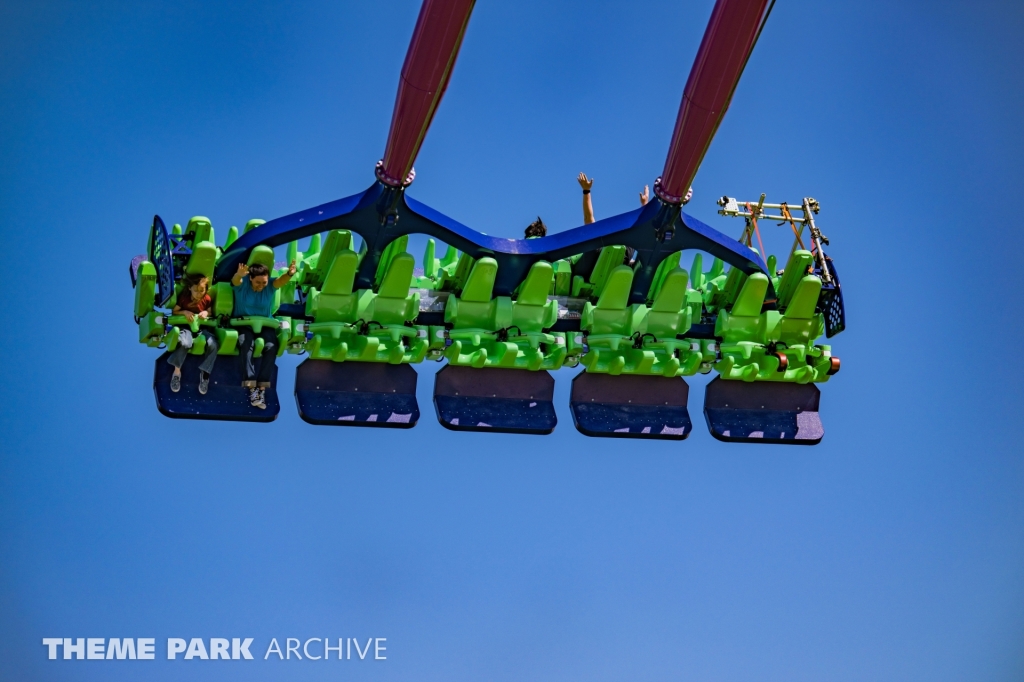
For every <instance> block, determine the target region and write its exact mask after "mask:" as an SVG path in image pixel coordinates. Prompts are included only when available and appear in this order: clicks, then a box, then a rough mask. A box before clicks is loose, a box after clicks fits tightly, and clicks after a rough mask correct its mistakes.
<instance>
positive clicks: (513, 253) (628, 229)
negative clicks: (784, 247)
mask: <svg viewBox="0 0 1024 682" xmlns="http://www.w3.org/2000/svg"><path fill="white" fill-rule="evenodd" d="M329 230H349V231H351V232H354V233H356V234H358V235H359V236H360V237H362V238H363V240H364V241H365V242H366V247H367V253H366V255H365V256H364V257H363V260H362V263H361V264H360V267H359V272H358V273H357V275H356V282H355V287H356V288H358V289H369V288H372V286H373V279H374V275H375V274H376V272H377V266H378V264H379V262H380V258H381V255H382V254H383V252H384V249H385V247H386V246H387V245H388V244H390V243H391V242H392V241H394V240H395V239H397V238H399V237H401V236H403V235H406V234H425V235H428V236H430V237H434V238H436V239H438V240H439V241H442V242H444V243H445V244H449V245H451V246H454V247H455V248H457V249H459V250H460V251H463V252H465V253H467V254H469V255H470V256H471V257H473V258H481V257H484V256H489V257H491V258H494V259H495V260H496V261H497V262H498V274H497V280H496V281H495V285H494V295H495V296H510V295H511V294H512V292H513V290H514V289H515V288H516V287H517V286H518V285H519V283H520V282H522V281H523V279H525V277H526V275H527V273H528V272H529V270H530V267H531V266H532V265H533V264H534V263H535V262H537V261H540V260H544V261H548V262H554V261H556V260H559V259H562V258H568V257H569V256H573V255H576V254H579V253H585V252H587V251H591V250H595V249H600V248H602V247H604V246H612V245H624V246H629V247H632V248H633V249H635V250H636V254H637V257H638V259H639V261H640V263H641V264H642V267H641V268H640V269H639V270H638V271H637V274H636V276H635V277H634V278H633V289H632V292H631V295H630V302H631V303H642V302H643V301H644V300H645V299H646V298H647V293H648V291H649V290H650V286H651V282H652V280H653V279H654V274H655V272H656V271H657V269H658V265H659V264H660V263H661V262H662V261H663V260H664V259H665V258H666V257H668V256H669V255H671V254H672V253H675V252H677V251H682V250H687V249H696V250H700V251H704V252H706V253H709V254H711V255H712V256H715V257H717V258H721V259H722V260H723V261H725V262H726V263H729V264H730V265H732V266H734V267H737V268H739V269H740V270H742V271H743V272H745V273H748V274H752V273H754V272H762V273H766V274H767V266H766V265H765V262H764V260H763V258H762V256H760V255H758V253H757V252H756V251H754V250H752V249H750V248H749V247H747V246H744V245H743V244H741V243H740V242H738V241H736V240H735V239H732V238H731V237H728V236H726V235H724V234H722V233H721V232H719V231H717V230H715V229H713V228H712V227H710V226H708V225H706V224H704V223H702V222H701V221H699V220H697V219H696V218H694V217H692V216H688V215H686V214H684V213H682V212H681V211H680V210H679V207H678V206H673V205H671V204H665V203H662V201H661V200H660V199H658V198H657V197H655V198H652V199H651V201H650V202H648V204H647V205H646V206H644V207H642V208H638V209H636V210H634V211H629V212H627V213H622V214H620V215H617V216H613V217H611V218H605V219H604V220H599V221H597V222H595V223H591V224H590V225H583V226H581V227H577V228H574V229H571V230H567V231H565V232H559V233H557V234H553V235H550V236H547V237H541V238H539V239H502V238H499V237H492V236H488V235H485V234H481V233H479V232H477V231H475V230H472V229H470V228H469V227H466V226H465V225H463V224H461V223H459V222H458V221H456V220H453V219H452V218H449V217H448V216H446V215H444V214H443V213H440V212H439V211H436V210H434V209H433V208H431V207H429V206H427V205H426V204H423V203H420V202H419V201H416V200H415V199H413V198H412V197H409V196H406V194H405V189H404V188H394V187H387V186H386V185H384V184H382V183H380V182H375V183H374V184H373V185H372V186H371V187H370V188H369V189H367V190H366V191H364V192H360V193H359V194H354V195H352V196H349V197H345V198H344V199H338V200H336V201H332V202H329V203H326V204H321V205H320V206H315V207H313V208H309V209H306V210H304V211H299V212H297V213H292V214H291V215H286V216H282V217H280V218H276V219H274V220H271V221H269V222H267V223H264V224H263V225H260V226H259V227H257V228H255V229H253V230H251V231H249V232H247V233H245V234H243V235H242V236H240V237H239V238H238V239H237V240H235V242H234V243H232V244H231V246H230V248H229V249H228V250H227V251H226V252H225V253H224V254H223V255H222V256H221V258H220V259H219V260H218V261H217V267H216V271H215V280H216V281H225V280H230V279H231V277H232V275H234V273H235V270H236V269H237V267H238V264H239V263H245V262H248V259H249V254H250V252H251V251H252V249H253V248H255V247H256V246H258V245H260V244H264V245H266V246H270V247H275V246H280V245H282V244H287V243H288V242H291V241H295V240H298V239H301V238H303V237H309V236H312V235H314V234H318V233H321V232H327V231H329ZM770 287H771V285H769V288H770ZM766 299H767V301H773V300H774V299H775V292H774V290H771V288H770V290H769V292H768V295H767V297H766Z"/></svg>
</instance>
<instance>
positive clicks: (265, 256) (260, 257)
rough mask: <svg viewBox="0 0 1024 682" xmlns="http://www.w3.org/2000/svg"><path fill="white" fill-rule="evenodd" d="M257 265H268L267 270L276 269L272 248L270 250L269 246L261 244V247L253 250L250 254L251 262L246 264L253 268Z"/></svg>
mask: <svg viewBox="0 0 1024 682" xmlns="http://www.w3.org/2000/svg"><path fill="white" fill-rule="evenodd" d="M257 263H259V264H261V265H266V266H267V269H269V270H273V269H274V250H273V249H272V248H270V247H269V246H264V245H263V244H260V245H259V246H257V247H255V248H254V249H253V250H252V253H250V254H249V262H248V263H246V265H248V266H249V267H252V266H253V265H256V264H257Z"/></svg>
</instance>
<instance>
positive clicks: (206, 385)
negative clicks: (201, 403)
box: [199, 372, 210, 395]
mask: <svg viewBox="0 0 1024 682" xmlns="http://www.w3.org/2000/svg"><path fill="white" fill-rule="evenodd" d="M208 390H210V375H209V374H207V373H206V372H199V393H200V395H206V392H207V391H208Z"/></svg>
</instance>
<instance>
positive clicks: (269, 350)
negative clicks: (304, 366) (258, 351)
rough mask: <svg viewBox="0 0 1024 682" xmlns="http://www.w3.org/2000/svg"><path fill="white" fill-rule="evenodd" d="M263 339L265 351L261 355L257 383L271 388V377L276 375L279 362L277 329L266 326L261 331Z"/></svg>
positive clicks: (265, 387)
mask: <svg viewBox="0 0 1024 682" xmlns="http://www.w3.org/2000/svg"><path fill="white" fill-rule="evenodd" d="M260 338H262V339H263V353H262V355H260V370H259V374H258V375H257V376H256V385H257V386H259V387H260V388H262V389H267V388H270V379H271V377H273V376H274V366H275V364H276V363H277V330H276V329H271V328H270V327H264V328H263V329H262V330H261V331H260Z"/></svg>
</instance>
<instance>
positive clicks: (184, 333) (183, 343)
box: [167, 329, 192, 393]
mask: <svg viewBox="0 0 1024 682" xmlns="http://www.w3.org/2000/svg"><path fill="white" fill-rule="evenodd" d="M191 347H192V331H191V330H189V329H182V330H181V331H180V332H178V347H177V348H175V349H174V351H173V352H172V353H171V355H170V357H169V358H167V362H168V363H169V364H170V365H171V366H172V367H174V373H173V374H172V375H171V390H172V391H174V392H175V393H177V392H178V391H180V390H181V366H182V365H184V364H185V356H186V355H188V351H189V349H190V348H191Z"/></svg>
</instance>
